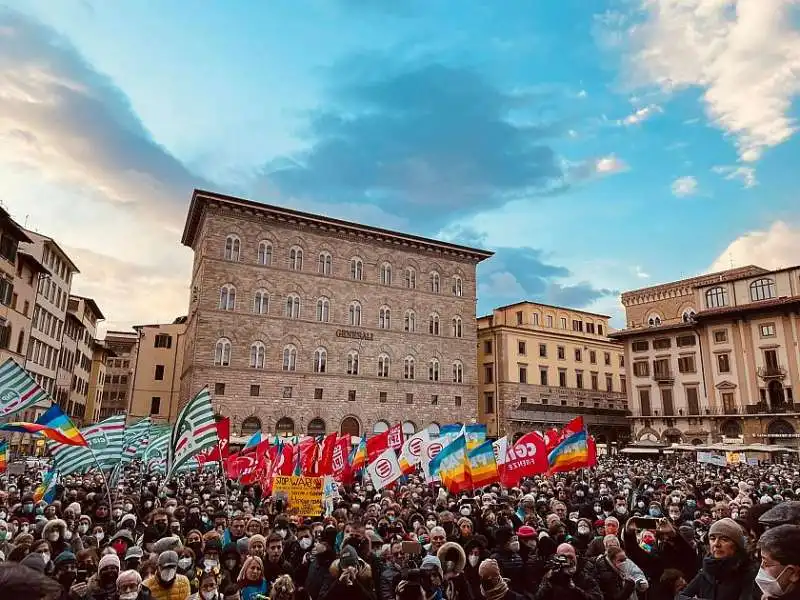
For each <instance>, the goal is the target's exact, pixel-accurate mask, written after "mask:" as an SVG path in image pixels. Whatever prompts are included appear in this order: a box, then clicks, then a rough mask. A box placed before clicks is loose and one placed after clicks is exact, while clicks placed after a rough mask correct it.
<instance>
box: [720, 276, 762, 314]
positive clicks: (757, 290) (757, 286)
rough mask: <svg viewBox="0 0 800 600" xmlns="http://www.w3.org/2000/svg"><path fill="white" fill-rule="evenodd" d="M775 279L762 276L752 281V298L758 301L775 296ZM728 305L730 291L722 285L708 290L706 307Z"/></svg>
mask: <svg viewBox="0 0 800 600" xmlns="http://www.w3.org/2000/svg"><path fill="white" fill-rule="evenodd" d="M775 294H776V291H775V280H774V279H770V278H769V277H762V278H761V279H756V280H755V281H752V282H750V300H751V301H752V302H758V301H759V300H769V299H770V298H774V297H775ZM723 306H728V291H727V290H726V289H725V288H724V287H722V286H716V287H712V288H709V289H708V290H706V307H707V308H721V307H723Z"/></svg>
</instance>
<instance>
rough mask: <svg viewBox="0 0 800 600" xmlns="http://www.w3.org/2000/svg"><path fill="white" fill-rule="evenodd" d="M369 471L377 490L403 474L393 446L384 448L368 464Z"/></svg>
mask: <svg viewBox="0 0 800 600" xmlns="http://www.w3.org/2000/svg"><path fill="white" fill-rule="evenodd" d="M367 473H369V476H370V478H371V479H372V485H374V486H375V489H376V490H380V489H383V488H385V487H386V486H388V485H390V484H391V483H393V482H394V481H397V480H398V479H399V478H400V477H401V476H402V475H403V471H402V470H401V469H400V463H399V462H398V460H397V455H396V454H395V453H394V450H392V449H391V448H387V449H386V450H384V451H383V452H382V453H381V454H380V455H379V456H378V458H376V459H375V460H373V461H372V462H370V463H369V465H367Z"/></svg>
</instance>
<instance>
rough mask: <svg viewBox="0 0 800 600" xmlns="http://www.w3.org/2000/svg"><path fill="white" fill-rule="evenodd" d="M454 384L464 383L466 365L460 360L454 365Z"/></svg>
mask: <svg viewBox="0 0 800 600" xmlns="http://www.w3.org/2000/svg"><path fill="white" fill-rule="evenodd" d="M453 383H464V364H463V363H462V362H461V361H460V360H457V361H455V362H454V363H453Z"/></svg>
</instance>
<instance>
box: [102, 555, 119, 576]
mask: <svg viewBox="0 0 800 600" xmlns="http://www.w3.org/2000/svg"><path fill="white" fill-rule="evenodd" d="M106 567H116V568H117V570H119V557H118V556H117V555H116V554H103V557H102V558H101V559H100V563H99V564H98V565H97V572H98V573H99V572H100V571H102V570H103V569H105V568H106Z"/></svg>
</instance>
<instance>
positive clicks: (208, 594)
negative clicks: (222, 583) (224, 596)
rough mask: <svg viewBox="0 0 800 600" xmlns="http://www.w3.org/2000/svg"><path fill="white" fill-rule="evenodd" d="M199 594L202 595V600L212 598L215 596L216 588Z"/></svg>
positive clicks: (211, 599)
mask: <svg viewBox="0 0 800 600" xmlns="http://www.w3.org/2000/svg"><path fill="white" fill-rule="evenodd" d="M200 595H201V596H202V597H203V600H214V598H216V597H217V590H211V591H210V592H200Z"/></svg>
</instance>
